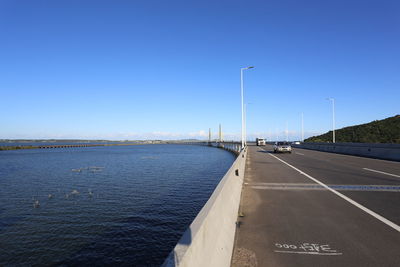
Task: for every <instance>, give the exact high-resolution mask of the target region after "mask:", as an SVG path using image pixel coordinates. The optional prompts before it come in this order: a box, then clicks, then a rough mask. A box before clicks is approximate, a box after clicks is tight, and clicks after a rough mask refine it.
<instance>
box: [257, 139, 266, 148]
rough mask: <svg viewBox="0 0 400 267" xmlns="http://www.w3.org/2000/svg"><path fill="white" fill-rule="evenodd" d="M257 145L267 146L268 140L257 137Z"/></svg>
mask: <svg viewBox="0 0 400 267" xmlns="http://www.w3.org/2000/svg"><path fill="white" fill-rule="evenodd" d="M256 144H257V146H265V144H266V142H265V139H264V138H256Z"/></svg>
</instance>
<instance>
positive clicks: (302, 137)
mask: <svg viewBox="0 0 400 267" xmlns="http://www.w3.org/2000/svg"><path fill="white" fill-rule="evenodd" d="M301 142H304V114H303V112H302V113H301Z"/></svg>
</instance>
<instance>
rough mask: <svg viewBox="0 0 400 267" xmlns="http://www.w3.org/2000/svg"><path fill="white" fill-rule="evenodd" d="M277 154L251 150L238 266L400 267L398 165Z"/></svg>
mask: <svg viewBox="0 0 400 267" xmlns="http://www.w3.org/2000/svg"><path fill="white" fill-rule="evenodd" d="M271 150H272V148H271V146H265V147H255V146H251V147H249V154H248V158H247V163H246V175H245V181H244V182H245V183H244V185H243V191H242V201H241V208H240V209H241V210H240V213H242V214H241V215H243V217H239V224H238V228H237V232H236V240H235V248H234V254H233V260H232V265H233V266H400V253H399V251H400V227H399V224H400V208H399V207H400V163H399V162H390V161H383V160H375V159H368V158H360V157H353V156H345V155H339V154H331V153H324V152H318V151H311V150H303V149H294V151H293V153H292V154H278V155H276V154H273V153H271ZM301 172H302V173H301ZM327 186H329V188H327Z"/></svg>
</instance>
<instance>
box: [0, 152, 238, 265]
mask: <svg viewBox="0 0 400 267" xmlns="http://www.w3.org/2000/svg"><path fill="white" fill-rule="evenodd" d="M233 161H234V156H233V155H232V154H230V153H229V152H226V151H224V150H221V149H216V148H210V147H204V146H188V145H138V146H111V147H88V148H67V149H53V150H51V149H46V150H40V149H34V150H15V151H0V203H1V204H0V266H3V265H4V266H27V265H44V266H59V265H62V266H77V265H80V266H82V265H102V266H104V265H120V266H159V265H160V264H161V263H162V262H163V260H164V259H165V258H166V257H167V255H168V253H169V252H170V251H171V250H172V249H173V247H174V246H175V244H176V242H177V241H178V240H179V238H180V236H181V235H182V233H183V232H184V230H185V229H186V228H187V227H188V225H189V224H190V223H191V222H192V220H193V219H194V217H195V216H196V215H197V213H198V212H199V210H200V209H201V207H202V206H203V205H204V204H205V202H206V201H207V200H208V198H209V196H210V195H211V193H212V192H213V190H214V189H215V187H216V185H217V184H218V182H219V181H220V179H221V178H222V176H223V175H224V174H225V172H226V171H227V170H228V168H229V167H230V166H231V164H232V162H233ZM36 201H38V202H36ZM35 203H38V204H39V205H40V207H36V208H35V207H34V205H35ZM36 206H38V205H36Z"/></svg>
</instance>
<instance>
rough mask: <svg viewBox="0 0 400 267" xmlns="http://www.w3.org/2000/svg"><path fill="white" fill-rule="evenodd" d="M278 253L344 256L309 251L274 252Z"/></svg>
mask: <svg viewBox="0 0 400 267" xmlns="http://www.w3.org/2000/svg"><path fill="white" fill-rule="evenodd" d="M274 252H278V253H296V254H310V255H320V256H337V255H343V253H340V252H339V253H337V252H336V253H321V252H307V251H290V250H274Z"/></svg>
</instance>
